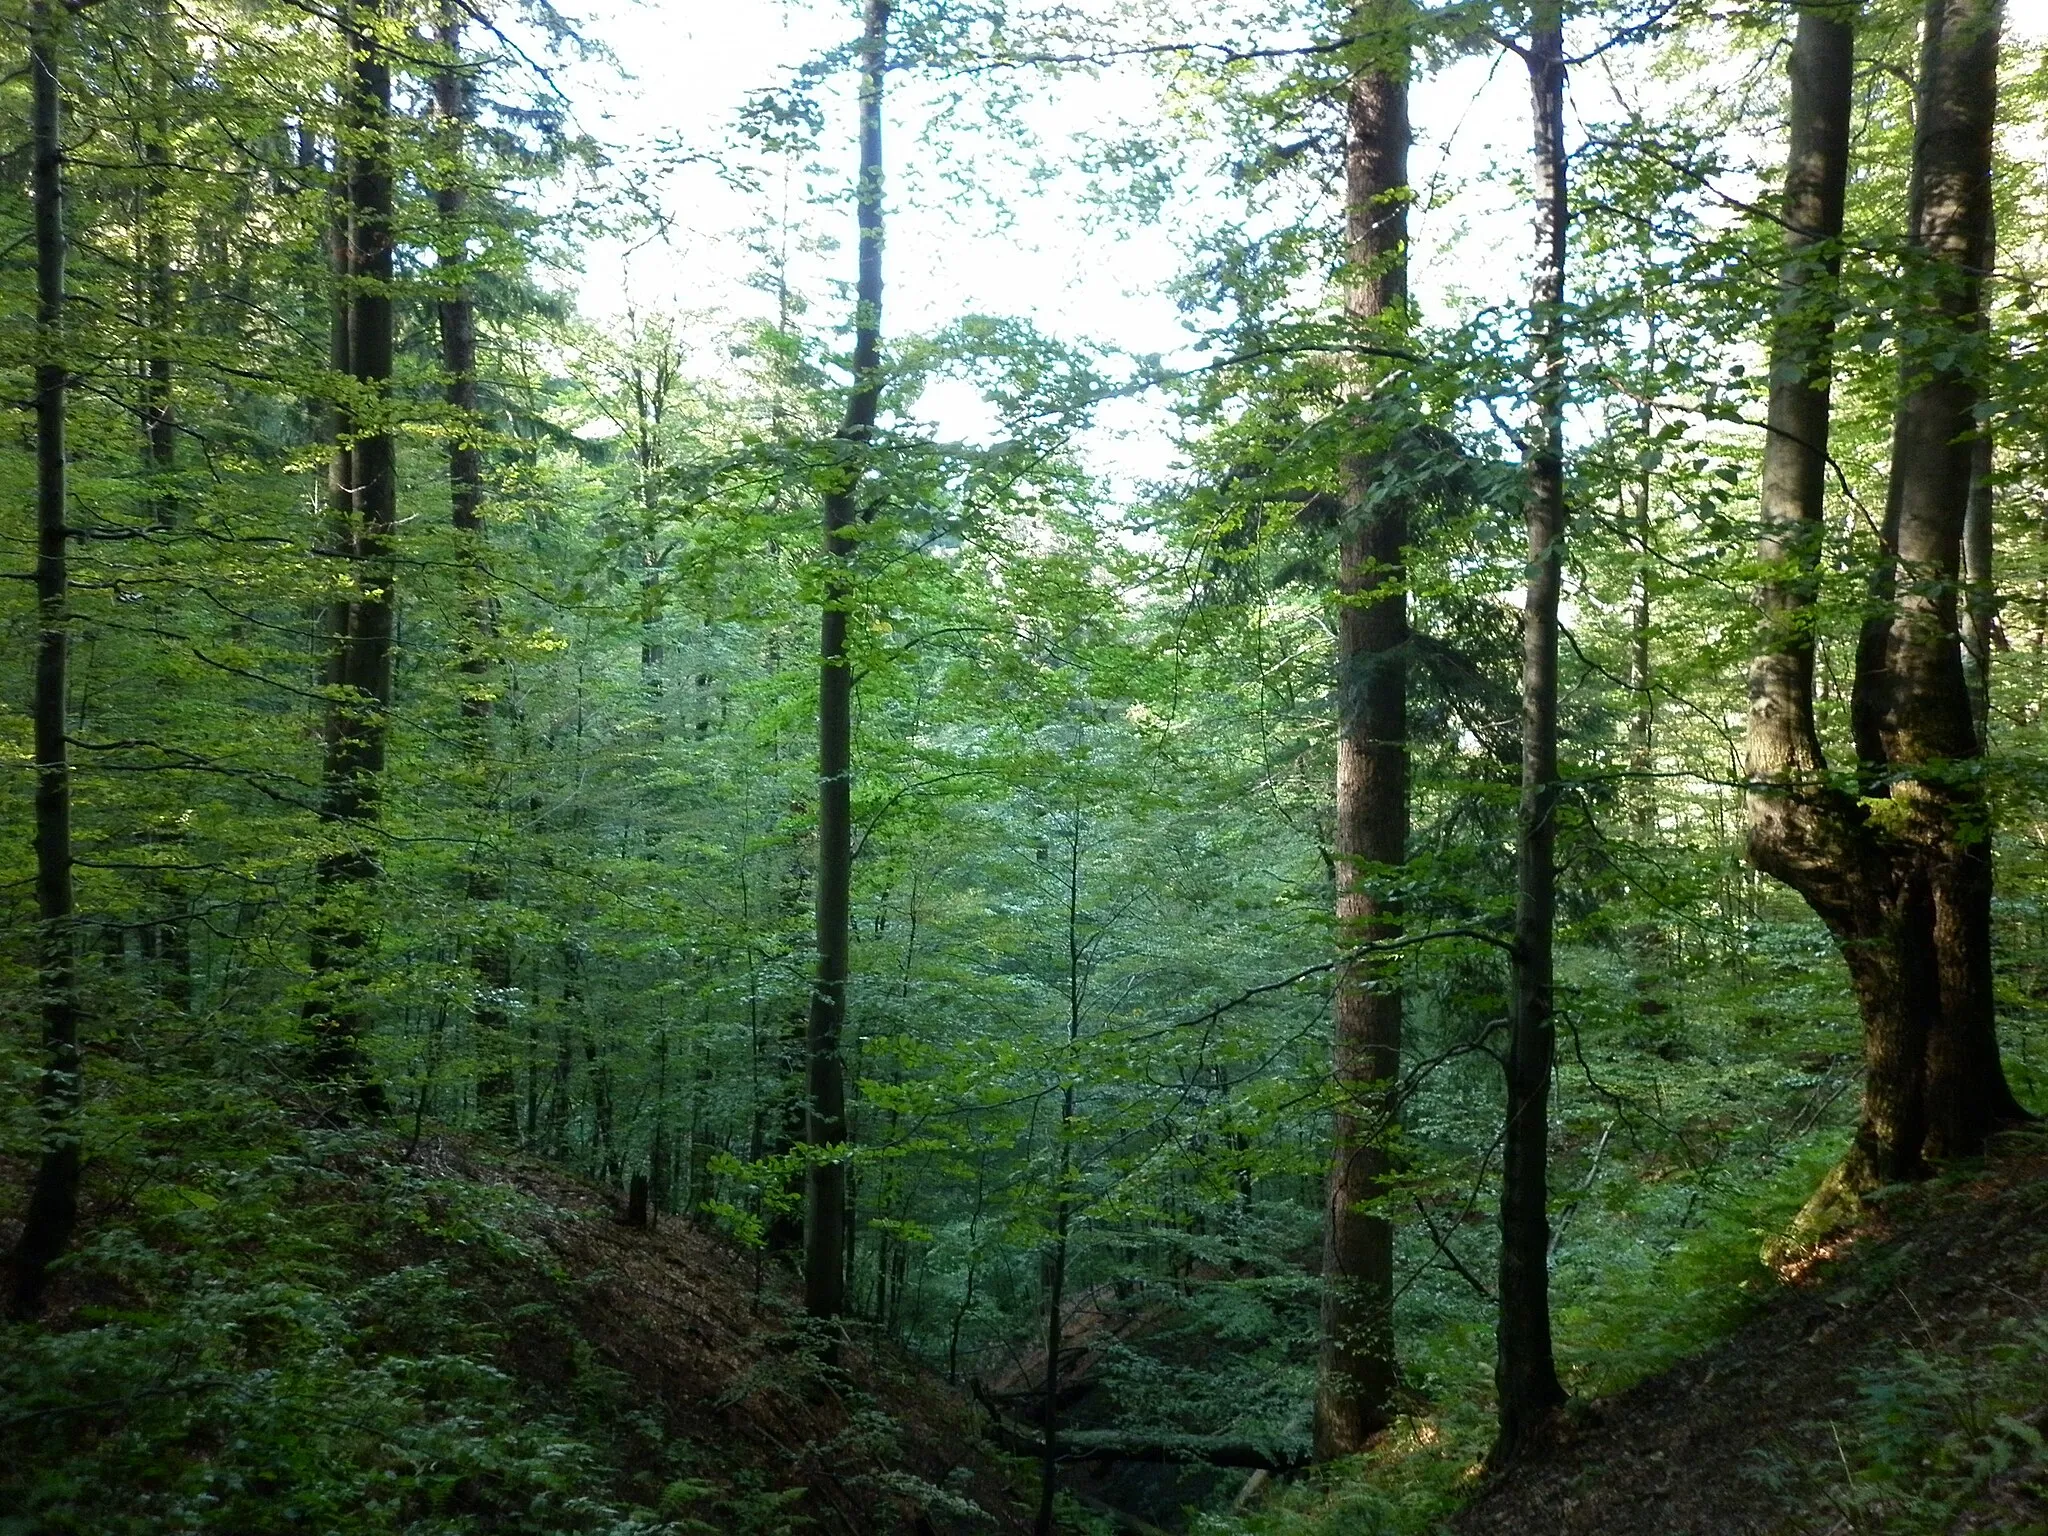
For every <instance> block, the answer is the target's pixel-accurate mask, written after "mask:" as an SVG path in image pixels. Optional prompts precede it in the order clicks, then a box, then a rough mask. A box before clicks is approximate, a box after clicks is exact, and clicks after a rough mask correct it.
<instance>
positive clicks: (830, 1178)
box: [804, 0, 889, 1317]
mask: <svg viewBox="0 0 2048 1536" xmlns="http://www.w3.org/2000/svg"><path fill="white" fill-rule="evenodd" d="M888 30H889V0H867V3H866V11H865V17H864V25H863V27H862V35H861V46H860V183H859V186H858V188H857V189H856V192H855V216H856V222H857V224H858V227H859V230H860V252H859V277H858V282H857V284H856V288H855V313H854V343H853V375H854V379H853V394H852V395H851V397H850V398H849V399H848V400H847V404H846V418H845V420H844V421H843V422H842V423H841V424H840V428H839V433H838V441H839V443H840V444H841V445H842V446H843V449H844V451H845V458H844V467H843V470H842V482H841V484H840V485H838V486H836V487H834V489H832V490H831V491H829V492H828V493H827V494H826V496H825V561H826V566H827V571H826V583H827V584H826V592H825V601H824V605H823V612H822V613H821V615H820V622H819V635H818V878H817V918H818V973H817V981H816V983H815V984H814V985H813V986H812V988H811V1012H810V1028H809V1031H808V1036H807V1039H806V1042H805V1045H806V1050H805V1060H806V1068H807V1070H806V1086H807V1089H808V1105H807V1109H806V1119H805V1127H804V1138H805V1140H806V1141H807V1142H809V1144H810V1145H811V1147H812V1149H813V1151H814V1154H815V1152H816V1149H818V1148H822V1147H832V1146H838V1145H840V1144H842V1143H843V1142H844V1141H845V1140H846V1063H845V1060H844V1058H843V1057H842V1056H841V1054H840V1036H841V1033H842V1031H843V1030H844V1028H845V1023H846V977H847V966H848V962H849V950H850V945H851V934H850V932H849V929H848V920H849V912H850V908H851V901H852V885H853V755H852V754H853V672H852V670H851V665H850V661H849V658H848V656H847V652H846V617H847V609H848V607H849V606H850V605H851V603H852V601H853V591H852V576H851V572H850V570H849V566H850V564H851V561H852V558H853V552H854V541H853V538H852V535H851V533H850V529H851V528H852V525H853V522H854V519H855V517H856V515H857V513H856V500H855V493H856V491H857V490H858V488H859V484H860V479H861V474H862V469H863V465H862V463H861V456H862V455H863V454H864V453H865V451H866V448H867V444H868V441H869V439H870V438H871V437H872V436H873V434H874V427H875V417H876V414H877V412H878V410H879V408H880V405H881V395H882V330H881V326H882V85H883V79H884V76H885V74H886V71H887V64H888V61H887V57H886V50H887V43H888ZM804 1306H805V1308H806V1309H807V1310H808V1311H809V1312H810V1313H811V1315H812V1316H814V1317H837V1316H838V1315H839V1314H840V1313H841V1312H843V1311H845V1309H846V1164H845V1162H844V1160H843V1159H841V1158H839V1157H836V1156H835V1157H830V1158H824V1157H816V1158H815V1160H814V1161H812V1162H811V1163H810V1165H809V1167H808V1169H807V1170H806V1173H805V1177H804Z"/></svg>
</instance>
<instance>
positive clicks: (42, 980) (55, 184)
mask: <svg viewBox="0 0 2048 1536" xmlns="http://www.w3.org/2000/svg"><path fill="white" fill-rule="evenodd" d="M60 25H61V12H60V11H59V9H58V7H57V6H56V5H55V4H54V0H34V3H33V4H32V5H31V6H30V8H29V56H28V72H29V90H30V103H31V105H30V124H29V155H30V161H29V190H30V195H31V196H32V198H33V199H34V203H35V214H34V217H35V246H36V368H35V401H36V631H37V634H36V667H35V695H34V706H33V707H34V714H35V774H36V794H35V852H36V917H37V920H38V921H37V932H36V970H37V976H36V982H37V987H38V990H39V991H40V993H41V1013H42V1024H43V1075H42V1080H41V1085H40V1088H39V1090H38V1098H39V1102H40V1108H41V1112H42V1121H43V1153H42V1157H41V1158H40V1160H39V1161H38V1162H37V1164H36V1172H35V1181H34V1184H33V1186H32V1187H31V1189H30V1191H29V1203H28V1215H27V1218H26V1220H25V1221H24V1222H23V1224H22V1229H21V1235H20V1237H19V1238H18V1239H17V1240H16V1243H15V1247H14V1294H13V1298H12V1306H11V1310H12V1312H13V1314H14V1315H15V1316H17V1317H33V1316H34V1315H35V1314H36V1313H37V1312H39V1311H40V1310H41V1308H42V1303H43V1296H44V1292H45V1291H46V1289H47V1287H48V1284H49V1275H50V1266H51V1265H52V1264H53V1263H55V1262H56V1260H57V1258H58V1256H59V1255H60V1254H62V1253H63V1251H64V1247H65V1245H66V1244H67V1243H68V1242H69V1241H70V1239H71V1232H72V1229H73V1227H75V1226H76V1225H77V1222H78V1175H79V1153H80V1149H79V1136H80V1131H81V1127H80V1124H79V1121H80V1118H81V1116H82V1113H83V1107H84V1101H83V1092H82V1089H83V1083H82V1081H81V1074H82V1072H83V1068H84V1063H83V1060H82V1059H81V1057H80V1055H79V1050H78V1014H79V1006H78V990H77V975H76V968H75V958H74V954H73V950H74V947H75V945H76V942H77V937H76V933H75V931H74V928H75V925H74V920H73V907H72V893H71V767H70V763H69V760H68V756H67V751H66V745H65V724H66V720H67V694H68V689H69V684H68V678H67V675H66V674H67V671H68V667H69V661H70V646H71V615H70V570H69V546H68V542H67V541H68V540H69V538H70V529H69V528H68V527H67V526H66V522H65V514H66V510H67V507H66V503H67V500H68V493H67V489H66V484H65V443H64V427H65V412H66V405H67V401H66V394H67V387H68V384H69V374H68V371H67V363H66V360H65V348H64V256H65V231H64V161H63V154H64V142H63V102H62V96H61V93H60V91H59V88H58V82H57V45H58V27H59V26H60Z"/></svg>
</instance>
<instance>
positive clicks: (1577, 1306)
mask: <svg viewBox="0 0 2048 1536" xmlns="http://www.w3.org/2000/svg"><path fill="white" fill-rule="evenodd" d="M1838 1147H1839V1138H1835V1137H1830V1136H1825V1135H1820V1136H1815V1137H1812V1138H1810V1139H1809V1140H1808V1141H1807V1142H1804V1143H1802V1144H1800V1145H1798V1146H1795V1147H1793V1148H1790V1149H1787V1150H1786V1151H1785V1152H1784V1153H1783V1154H1782V1155H1781V1156H1779V1157H1777V1158H1774V1159H1772V1160H1771V1161H1770V1163H1768V1164H1767V1165H1766V1166H1764V1167H1763V1168H1761V1169H1759V1170H1757V1172H1756V1173H1755V1174H1754V1175H1753V1176H1752V1178H1751V1179H1750V1181H1749V1182H1747V1183H1744V1182H1742V1181H1739V1180H1737V1179H1735V1178H1733V1177H1728V1178H1725V1179H1723V1181H1722V1182H1721V1187H1720V1188H1719V1190H1718V1191H1717V1197H1716V1198H1714V1199H1712V1200H1711V1201H1703V1202H1700V1203H1699V1204H1698V1206H1697V1207H1696V1209H1695V1210H1694V1211H1693V1212H1692V1220H1693V1223H1694V1224H1693V1225H1691V1226H1690V1227H1687V1228H1685V1229H1684V1230H1681V1231H1680V1232H1679V1233H1678V1235H1677V1236H1676V1237H1674V1238H1671V1239H1669V1240H1667V1241H1664V1242H1661V1243H1658V1244H1655V1245H1654V1246H1653V1245H1650V1244H1646V1243H1644V1242H1642V1241H1639V1240H1637V1239H1636V1238H1634V1237H1633V1236H1632V1235H1631V1234H1633V1233H1634V1232H1635V1231H1636V1230H1637V1229H1636V1228H1635V1227H1633V1226H1632V1225H1630V1224H1628V1223H1620V1222H1617V1223H1613V1224H1611V1225H1604V1226H1603V1225H1601V1224H1591V1225H1592V1226H1593V1230H1594V1231H1595V1232H1604V1233H1606V1234H1608V1235H1606V1236H1587V1237H1585V1238H1584V1239H1583V1240H1582V1243H1581V1247H1580V1250H1579V1251H1578V1252H1577V1253H1576V1254H1575V1256H1574V1258H1573V1261H1572V1265H1571V1269H1572V1270H1573V1271H1574V1272H1576V1273H1579V1274H1585V1275H1587V1276H1592V1275H1597V1276H1598V1277H1599V1280H1598V1285H1597V1288H1596V1287H1595V1286H1594V1285H1593V1284H1591V1283H1590V1281H1589V1283H1588V1284H1586V1285H1585V1286H1584V1287H1582V1288H1580V1287H1575V1286H1573V1285H1572V1284H1570V1283H1569V1278H1568V1277H1567V1276H1564V1275H1562V1274H1561V1275H1560V1276H1559V1278H1558V1283H1557V1285H1556V1287H1555V1290H1556V1293H1557V1294H1556V1306H1555V1312H1554V1321H1555V1324H1556V1329H1557V1353H1558V1361H1559V1369H1560V1372H1561V1374H1562V1375H1563V1376H1564V1377H1565V1379H1566V1381H1567V1382H1568V1383H1569V1385H1570V1387H1571V1390H1572V1391H1573V1393H1574V1394H1575V1395H1576V1396H1579V1397H1594V1396H1606V1395H1609V1394H1611V1393H1614V1392H1619V1391H1622V1390H1625V1389H1626V1388H1627V1387H1629V1386H1631V1385H1633V1384H1634V1383H1635V1382H1637V1381H1640V1380H1642V1379H1643V1378H1644V1377H1646V1376H1650V1375H1652V1374H1654V1373H1655V1372H1657V1371H1660V1370H1663V1369H1665V1368H1667V1367H1668V1366H1670V1365H1672V1364H1673V1363H1675V1362H1676V1361H1678V1360H1680V1359H1682V1358H1684V1357H1685V1356H1687V1355H1689V1354H1692V1353H1693V1352H1695V1351H1697V1350H1699V1349H1700V1348H1702V1347H1704V1346H1706V1345H1708V1344H1710V1343H1712V1342H1714V1341H1715V1340H1716V1339H1719V1338H1720V1337H1722V1336H1723V1335H1725V1334H1727V1333H1728V1332H1730V1331H1731V1330H1732V1329H1734V1328H1735V1327H1737V1326H1739V1325H1740V1324H1741V1323H1742V1322H1743V1321H1744V1320H1745V1319H1746V1318H1748V1317H1750V1316H1752V1315H1754V1313H1755V1311H1756V1310H1757V1308H1758V1307H1760V1306H1761V1305H1762V1304H1763V1302H1764V1301H1765V1299H1767V1297H1768V1296H1769V1295H1770V1293H1771V1291H1772V1290H1773V1288H1774V1287H1775V1284H1776V1281H1775V1279H1774V1277H1773V1276H1772V1274H1771V1271H1770V1270H1768V1269H1767V1268H1766V1267H1765V1266H1764V1264H1763V1262H1762V1259H1761V1257H1760V1251H1761V1248H1762V1244H1763V1240H1764V1239H1765V1238H1766V1237H1767V1236H1769V1235H1771V1234H1772V1233H1774V1232H1775V1231H1777V1230H1778V1229H1779V1228H1780V1227H1782V1226H1783V1225H1784V1224H1785V1223H1786V1222H1789V1221H1790V1220H1791V1218H1792V1216H1793V1215H1794V1214H1795V1213H1796V1212H1797V1211H1798V1209H1799V1207H1800V1204H1801V1203H1802V1201H1803V1200H1804V1199H1805V1197H1806V1195H1807V1194H1808V1193H1810V1192H1811V1190H1812V1189H1813V1186H1814V1184H1815V1182H1816V1181H1817V1180H1818V1179H1819V1177H1820V1175H1821V1173H1822V1172H1823V1171H1824V1170H1825V1168H1826V1166H1827V1162H1828V1158H1829V1156H1830V1155H1831V1153H1832V1152H1833V1151H1834V1150H1837V1149H1838ZM1654 1198H1655V1195H1654V1192H1645V1191H1643V1190H1641V1189H1640V1188H1637V1189H1634V1190H1629V1189H1627V1188H1624V1189H1623V1190H1622V1191H1619V1192H1618V1193H1617V1196H1616V1201H1617V1203H1619V1201H1620V1200H1623V1199H1627V1200H1630V1201H1632V1202H1633V1203H1636V1204H1641V1203H1643V1202H1645V1201H1647V1200H1651V1199H1654ZM1560 1268H1562V1266H1560ZM1581 1298H1597V1300H1587V1299H1581ZM1491 1348H1492V1336H1491V1333H1490V1332H1488V1331H1485V1330H1481V1329H1476V1328H1465V1327H1460V1328H1456V1329H1451V1330H1446V1331H1445V1332H1443V1333H1441V1334H1440V1335H1439V1336H1437V1337H1435V1338H1430V1339H1424V1340H1418V1341H1415V1343H1414V1346H1413V1347H1412V1348H1411V1357H1420V1358H1426V1359H1427V1360H1428V1361H1429V1365H1430V1372H1431V1375H1432V1376H1433V1377H1434V1378H1436V1380H1439V1381H1445V1382H1446V1384H1447V1385H1448V1379H1449V1378H1452V1377H1453V1376H1455V1379H1456V1381H1457V1383H1458V1386H1457V1388H1456V1389H1455V1390H1442V1389H1439V1390H1437V1391H1435V1392H1434V1393H1433V1394H1432V1400H1431V1401H1429V1402H1428V1403H1427V1404H1425V1405H1423V1406H1422V1408H1421V1411H1418V1412H1415V1413H1413V1414H1410V1415H1409V1416H1407V1417H1404V1418H1402V1419H1401V1420H1399V1421H1398V1422H1397V1423H1396V1424H1395V1426H1394V1428H1393V1429H1392V1431H1390V1432H1389V1433H1388V1434H1387V1435H1385V1436H1383V1437H1382V1438H1381V1440H1380V1441H1379V1442H1377V1443H1376V1444H1375V1445H1374V1446H1373V1448H1372V1449H1371V1450H1369V1451H1368V1452H1366V1453H1365V1454H1364V1455H1362V1456H1359V1457H1356V1458H1353V1459H1352V1460H1350V1461H1347V1462H1343V1463H1339V1464H1338V1465H1336V1466H1334V1467H1332V1468H1329V1469H1327V1470H1325V1471H1322V1472H1320V1473H1319V1474H1317V1475H1316V1476H1315V1477H1313V1478H1310V1479H1305V1480H1303V1481H1302V1482H1300V1483H1298V1484H1295V1485H1293V1486H1289V1487H1286V1488H1283V1489H1281V1490H1280V1491H1279V1492H1278V1493H1276V1494H1275V1495H1273V1496H1272V1497H1271V1498H1269V1499H1268V1500H1266V1501H1265V1502H1264V1503H1263V1504H1261V1505H1259V1506H1258V1507H1255V1508H1252V1509H1248V1510H1245V1511H1242V1512H1237V1513H1230V1514H1211V1515H1207V1516H1203V1517H1201V1518H1199V1519H1198V1520H1197V1521H1196V1523H1195V1524H1194V1526H1193V1528H1192V1529H1193V1530H1194V1531H1195V1532H1196V1533H1198V1536H1427V1533H1431V1532H1436V1531H1439V1530H1441V1529H1442V1528H1443V1525H1444V1522H1445V1521H1446V1520H1447V1519H1448V1518H1449V1517H1450V1516H1451V1515H1452V1514H1453V1513H1455V1512H1456V1510H1457V1509H1458V1507H1459V1506H1460V1505H1461V1504H1463V1503H1464V1501H1465V1500H1466V1499H1467V1498H1468V1497H1469V1496H1470V1495H1471V1494H1472V1492H1473V1491H1474V1490H1475V1489H1476V1488H1477V1486H1478V1483H1479V1479H1480V1476H1481V1465H1482V1462H1483V1460H1484V1458H1485V1456H1486V1452H1487V1449H1488V1447H1489V1446H1490V1445H1491V1443H1492V1437H1493V1428H1494V1422H1493V1404H1492V1400H1491V1396H1490V1388H1491V1370H1492V1356H1491ZM1409 1368H1410V1372H1411V1375H1412V1374H1413V1373H1414V1372H1415V1370H1416V1363H1415V1358H1411V1361H1410V1366H1409Z"/></svg>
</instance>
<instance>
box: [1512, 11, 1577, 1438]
mask: <svg viewBox="0 0 2048 1536" xmlns="http://www.w3.org/2000/svg"><path fill="white" fill-rule="evenodd" d="M1516 51H1517V52H1518V53H1520V54H1521V56H1522V59H1523V61H1524V62H1525V63H1526V64H1527V65H1528V69H1529V89H1530V95H1531V101H1532V104H1533V108H1534V122H1535V135H1534V146H1535V159H1534V165H1533V169H1534V173H1535V174H1534V181H1535V203H1534V212H1535V226H1536V275H1535V280H1534V285H1533V289H1532V292H1531V295H1530V301H1529V317H1530V342H1529V350H1530V363H1531V368H1532V371H1533V373H1534V375H1535V377H1534V393H1535V400H1534V406H1533V409H1532V411H1531V415H1530V421H1529V425H1528V429H1527V440H1526V465H1527V472H1528V492H1527V496H1526V498H1525V500H1524V503H1523V509H1524V520H1525V524H1526V527H1527V529H1528V538H1529V545H1528V558H1529V563H1528V575H1527V586H1526V589H1525V597H1524V600H1523V617H1522V794H1521V804H1520V808H1519V811H1518V813H1517V817H1516V834H1515V923H1514V941H1513V945H1514V947H1513V949H1512V950H1511V952H1510V963H1509V972H1510V978H1509V994H1508V1050H1507V1063H1506V1072H1507V1111H1506V1115H1507V1121H1506V1129H1505V1132H1504V1134H1503V1136H1502V1140H1501V1194H1500V1323H1499V1330H1498V1339H1497V1348H1498V1355H1497V1361H1496V1365H1495V1368H1494V1375H1495V1386H1496V1389H1497V1390H1498V1392H1499V1394H1500V1432H1499V1438H1498V1439H1497V1440H1496V1442H1495V1445H1494V1452H1493V1460H1494V1461H1495V1462H1496V1463H1501V1462H1506V1461H1510V1460H1512V1459H1513V1458H1514V1457H1515V1456H1517V1455H1518V1454H1520V1453H1521V1451H1522V1450H1523V1449H1524V1448H1525V1447H1526V1446H1527V1444H1528V1442H1529V1440H1530V1438H1531V1437H1532V1436H1533V1435H1534V1433H1535V1432H1536V1430H1537V1429H1538V1427H1539V1426H1540V1425H1541V1424H1542V1422H1543V1420H1544V1419H1545V1418H1546V1417H1547V1416H1548V1415H1549V1413H1550V1412H1551V1410H1552V1409H1554V1408H1556V1407H1557V1406H1558V1405H1559V1404H1560V1403H1562V1402H1563V1401H1564V1395H1565V1394H1564V1388H1563V1387H1562V1386H1561V1385H1559V1383H1558V1379H1557V1365H1556V1361H1555V1359H1554V1358H1553V1355H1552V1349H1551V1335H1550V1214H1549V1203H1550V1191H1549V1135H1550V1074H1551V1067H1552V1063H1553V1062H1554V1060H1555V1058H1556V1053H1557V1026H1556V1022H1555V1011H1556V1004H1555V998H1554V988H1555V985H1556V978H1555V974H1554V961H1553V945H1554V942H1555V934H1556V924H1557V851H1556V850H1557V810H1558V804H1559V800H1560V789H1561V786H1560V784H1559V782H1558V775H1557V644H1558V621H1557V608H1558V596H1559V592H1560V590H1561V588H1562V586H1563V580H1564V532H1565V526H1564V525H1565V488H1564V408H1565V310H1564V294H1565V288H1564V281H1565V249H1566V232H1567V219H1568V211H1569V205H1568V203H1567V201H1566V181H1565V177H1566V163H1567V162H1566V156H1565V146H1564V94H1565V54H1564V14H1563V8H1562V6H1561V5H1559V4H1557V3H1555V0H1548V3H1545V4H1543V5H1541V6H1539V7H1538V10H1537V13H1536V18H1535V22H1534V25H1533V27H1532V29H1531V31H1530V35H1529V39H1528V42H1527V43H1526V44H1525V45H1522V44H1518V45H1516Z"/></svg>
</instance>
